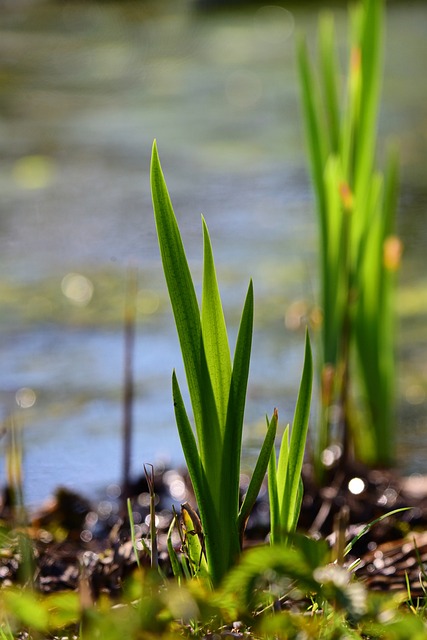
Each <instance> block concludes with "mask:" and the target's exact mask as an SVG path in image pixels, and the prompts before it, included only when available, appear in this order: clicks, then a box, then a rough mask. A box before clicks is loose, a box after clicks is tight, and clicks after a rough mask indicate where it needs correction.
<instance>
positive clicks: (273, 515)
mask: <svg viewBox="0 0 427 640" xmlns="http://www.w3.org/2000/svg"><path fill="white" fill-rule="evenodd" d="M268 425H269V422H268V418H267V427H268ZM267 473H268V499H269V503H270V544H277V543H278V542H279V539H280V538H279V537H280V508H279V495H278V493H277V465H276V450H275V447H272V449H271V453H270V460H269V462H268V470H267Z"/></svg>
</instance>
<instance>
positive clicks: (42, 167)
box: [12, 155, 55, 189]
mask: <svg viewBox="0 0 427 640" xmlns="http://www.w3.org/2000/svg"><path fill="white" fill-rule="evenodd" d="M54 174H55V163H54V162H53V160H52V159H51V158H48V157H47V156H43V155H33V156H25V157H24V158H20V159H19V160H17V162H15V165H14V167H13V170H12V176H13V179H14V181H15V182H16V184H17V185H18V186H19V187H21V188H22V189H44V188H45V187H48V186H49V185H50V184H51V183H52V182H53V179H54Z"/></svg>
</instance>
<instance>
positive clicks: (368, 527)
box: [344, 507, 412, 556]
mask: <svg viewBox="0 0 427 640" xmlns="http://www.w3.org/2000/svg"><path fill="white" fill-rule="evenodd" d="M409 509H412V507H401V508H400V509H394V510H393V511H389V512H388V513H384V514H383V515H382V516H380V517H379V518H375V520H373V521H372V522H369V523H368V524H367V525H366V526H365V527H363V529H362V530H361V531H360V532H359V533H358V534H357V535H356V536H354V538H353V539H352V540H350V542H349V543H348V545H347V546H346V548H345V549H344V555H345V556H346V555H348V554H349V553H350V551H351V550H352V548H353V547H354V545H355V544H356V542H357V541H358V540H360V538H362V536H364V535H366V534H367V533H368V531H370V530H371V529H372V527H373V526H374V525H376V524H378V523H379V522H381V521H382V520H385V518H389V517H390V516H394V515H395V514H396V513H400V512H401V511H408V510H409Z"/></svg>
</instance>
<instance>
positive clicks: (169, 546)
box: [167, 515, 184, 583]
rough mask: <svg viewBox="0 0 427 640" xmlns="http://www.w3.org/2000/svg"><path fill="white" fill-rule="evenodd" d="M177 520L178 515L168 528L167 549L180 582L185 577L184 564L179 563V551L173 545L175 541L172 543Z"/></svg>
mask: <svg viewBox="0 0 427 640" xmlns="http://www.w3.org/2000/svg"><path fill="white" fill-rule="evenodd" d="M175 520H176V515H175V516H174V518H173V519H172V522H171V523H170V526H169V529H168V537H167V550H168V555H169V560H170V563H171V568H172V573H173V575H174V576H175V578H176V579H177V580H178V583H179V581H180V580H181V579H182V578H183V577H184V575H183V570H182V566H181V564H180V563H179V560H178V556H177V553H176V551H175V549H174V546H173V543H172V534H173V530H174V527H175V525H176V521H175Z"/></svg>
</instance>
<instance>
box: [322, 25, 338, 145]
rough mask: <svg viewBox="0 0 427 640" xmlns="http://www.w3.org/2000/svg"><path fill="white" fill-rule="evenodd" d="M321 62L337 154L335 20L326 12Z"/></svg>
mask: <svg viewBox="0 0 427 640" xmlns="http://www.w3.org/2000/svg"><path fill="white" fill-rule="evenodd" d="M319 35H320V41H319V49H320V64H321V70H322V79H323V82H322V88H323V95H324V101H325V106H326V116H327V121H328V127H327V129H328V133H329V139H330V145H329V147H330V150H331V153H333V154H337V153H338V151H339V148H340V116H339V106H338V88H337V77H338V70H337V68H336V63H335V56H334V50H333V43H334V41H335V33H334V20H333V17H332V15H330V14H325V15H324V16H323V19H322V21H321V23H320V30H319Z"/></svg>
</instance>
